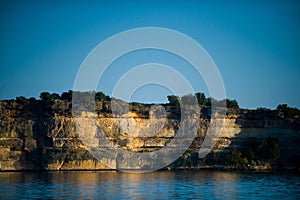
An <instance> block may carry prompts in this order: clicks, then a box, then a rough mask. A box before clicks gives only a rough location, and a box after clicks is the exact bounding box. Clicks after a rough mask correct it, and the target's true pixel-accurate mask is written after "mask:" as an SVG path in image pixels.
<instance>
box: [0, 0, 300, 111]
mask: <svg viewBox="0 0 300 200" xmlns="http://www.w3.org/2000/svg"><path fill="white" fill-rule="evenodd" d="M62 2H63V3H62ZM62 2H60V1H47V0H46V1H1V2H0V27H1V31H0V36H1V37H0V44H1V45H0V53H1V54H0V57H1V59H0V99H11V98H15V97H16V96H26V97H38V96H39V93H40V92H41V91H50V92H56V93H61V92H63V91H67V90H69V89H72V87H73V83H74V80H75V77H76V73H77V71H78V69H79V67H80V65H81V63H82V62H83V60H84V58H85V57H86V56H87V55H88V53H89V52H90V51H91V50H92V49H93V48H94V47H95V46H96V45H97V44H99V43H100V42H101V41H103V40H105V39H106V38H108V37H110V36H112V35H114V34H117V33H119V32H121V31H125V30H128V29H132V28H138V27H149V26H151V27H153V26H154V27H164V28H169V29H173V30H177V31H180V32H182V33H184V34H186V35H188V36H190V37H192V38H193V39H195V40H196V41H197V42H198V43H200V44H201V45H202V46H203V47H204V48H205V49H206V51H207V52H208V53H209V54H210V56H211V57H212V58H213V60H214V61H215V63H216V65H217V66H218V68H219V71H220V73H221V75H222V78H223V81H224V85H225V89H226V93H227V97H228V98H231V99H237V100H238V102H239V104H240V106H241V107H244V108H256V107H268V108H276V106H277V105H278V104H280V103H287V104H289V105H290V106H292V107H298V108H300V89H299V86H300V81H299V77H300V3H298V1H243V3H241V2H242V1H241V2H240V1H226V2H223V1H99V2H98V1H62ZM127 56H128V57H127V58H124V59H123V58H120V59H119V60H117V61H116V62H115V63H114V66H112V67H111V68H110V70H108V71H107V74H106V78H104V79H103V81H102V82H100V83H99V87H98V89H99V90H102V91H104V92H105V93H108V94H111V92H112V86H113V85H114V84H115V82H116V81H117V79H118V77H120V76H121V75H122V74H123V73H125V72H126V71H128V70H129V69H130V68H131V67H133V66H134V65H138V64H142V63H147V62H158V63H164V64H169V65H170V66H175V68H177V69H178V70H179V71H180V72H181V73H183V74H184V75H185V76H186V78H187V79H188V80H191V84H192V86H193V87H194V89H195V90H197V91H204V92H205V93H206V94H207V89H206V86H205V84H203V82H201V81H199V82H196V81H195V80H198V79H194V78H193V74H194V73H193V71H192V70H191V67H190V66H188V64H187V63H184V61H182V60H180V59H179V60H176V58H173V57H174V56H173V55H169V54H167V53H165V52H159V51H154V50H153V51H151V50H149V51H143V52H136V53H133V54H128V55H127ZM122 59H123V60H122ZM169 92H170V91H168V90H167V89H162V88H159V87H156V86H145V87H142V88H140V89H139V90H138V91H137V92H136V93H135V94H134V95H133V97H132V100H133V101H135V100H136V101H143V102H149V101H154V102H164V101H167V98H166V95H168V94H169Z"/></svg>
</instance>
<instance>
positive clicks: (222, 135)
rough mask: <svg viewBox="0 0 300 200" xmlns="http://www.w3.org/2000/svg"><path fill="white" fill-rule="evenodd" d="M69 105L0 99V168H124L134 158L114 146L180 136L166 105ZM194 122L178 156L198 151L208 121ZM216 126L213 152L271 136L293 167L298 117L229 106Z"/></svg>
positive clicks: (298, 153)
mask: <svg viewBox="0 0 300 200" xmlns="http://www.w3.org/2000/svg"><path fill="white" fill-rule="evenodd" d="M71 106H72V105H71V102H68V101H60V100H55V101H51V102H47V101H36V100H31V101H30V100H22V101H13V100H11V101H0V170H2V171H7V170H103V169H111V168H112V169H118V168H122V169H123V168H125V169H130V168H131V167H132V166H133V163H134V162H135V161H136V160H134V159H133V160H128V159H126V156H127V155H126V153H125V154H124V153H123V154H122V153H120V152H155V151H157V150H159V149H161V148H164V147H166V146H167V145H168V144H170V143H172V142H173V143H172V144H179V146H180V144H181V143H182V141H183V140H181V139H178V140H177V139H176V141H175V139H174V138H175V137H176V134H178V133H177V132H178V130H179V129H180V126H182V125H181V124H180V119H181V118H180V114H178V112H177V111H176V109H175V110H174V108H172V107H168V108H166V110H167V111H166V113H165V114H166V116H167V117H166V118H165V117H151V113H150V114H149V113H148V111H149V109H147V108H143V110H142V111H141V110H137V109H136V110H135V111H131V112H129V113H126V114H123V115H120V116H119V117H117V118H116V117H115V118H114V117H113V116H112V114H110V113H109V112H107V110H108V108H109V105H107V104H103V103H101V102H100V103H98V104H97V109H96V110H97V113H85V112H83V113H81V114H80V115H76V116H72V114H71ZM150 111H151V110H150ZM195 122H197V124H198V126H197V131H196V133H197V134H196V137H195V138H194V140H193V142H192V144H191V145H190V147H189V149H188V150H187V152H186V153H185V154H184V155H183V156H182V158H183V159H186V160H189V159H190V158H189V157H190V156H191V155H195V153H198V151H199V148H200V147H201V145H202V142H203V140H204V137H205V136H206V133H207V130H208V127H209V125H210V119H209V117H206V116H202V117H199V118H197V119H196V121H195ZM186 130H187V129H186ZM216 130H219V132H218V138H217V139H216V141H215V142H216V145H215V146H214V152H226V151H229V150H230V149H232V148H233V147H235V148H238V149H240V148H243V146H244V144H245V141H247V139H249V138H250V137H255V138H257V139H258V140H264V139H266V138H269V137H272V138H276V139H278V141H279V143H280V146H281V156H280V159H279V160H280V161H281V162H282V163H284V164H286V166H287V167H299V157H300V146H299V144H300V121H299V119H287V118H284V117H281V116H280V115H279V113H278V112H277V111H250V110H242V109H241V110H229V111H228V113H227V115H226V117H225V118H224V119H223V126H222V127H221V128H220V129H216ZM99 146H100V147H101V148H102V150H103V149H104V150H105V152H106V154H105V156H102V157H97V156H96V157H97V158H95V154H93V153H91V151H92V150H93V149H95V148H99ZM169 146H170V145H169ZM177 147H178V146H177ZM116 148H117V149H118V150H117V151H110V149H116ZM170 148H171V146H170ZM111 152H113V153H111ZM153 159H163V157H162V158H157V157H155V158H153ZM145 165H151V162H149V163H145ZM179 167H180V166H179ZM197 167H199V164H198V166H197Z"/></svg>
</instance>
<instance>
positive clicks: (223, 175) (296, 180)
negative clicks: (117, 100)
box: [0, 171, 300, 199]
mask: <svg viewBox="0 0 300 200" xmlns="http://www.w3.org/2000/svg"><path fill="white" fill-rule="evenodd" d="M65 198H67V199H300V175H299V174H293V173H239V172H219V171H216V172H212V171H176V172H170V171H159V172H153V173H145V174H134V173H122V172H113V171H111V172H99V171H58V172H1V173H0V199H65Z"/></svg>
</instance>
